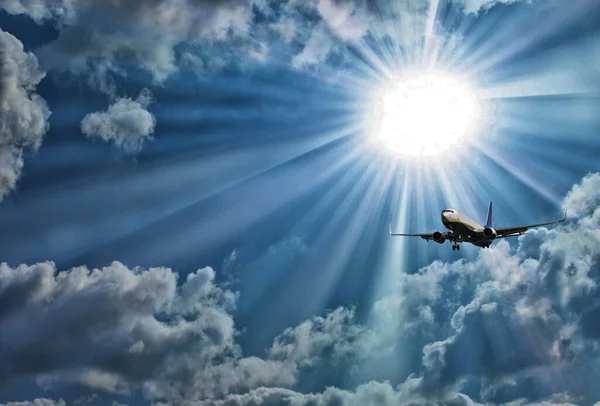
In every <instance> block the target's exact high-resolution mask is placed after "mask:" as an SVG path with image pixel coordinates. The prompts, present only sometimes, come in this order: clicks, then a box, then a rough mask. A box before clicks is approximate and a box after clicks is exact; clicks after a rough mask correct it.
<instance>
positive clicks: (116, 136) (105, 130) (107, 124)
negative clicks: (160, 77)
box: [81, 89, 156, 153]
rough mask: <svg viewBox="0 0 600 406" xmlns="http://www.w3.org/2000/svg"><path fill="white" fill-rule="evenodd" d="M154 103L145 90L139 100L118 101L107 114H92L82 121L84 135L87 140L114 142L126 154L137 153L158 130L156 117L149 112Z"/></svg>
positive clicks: (124, 99)
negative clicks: (151, 104) (149, 107)
mask: <svg viewBox="0 0 600 406" xmlns="http://www.w3.org/2000/svg"><path fill="white" fill-rule="evenodd" d="M151 100H152V95H151V93H150V91H149V90H147V89H144V90H143V91H142V92H141V93H140V95H139V96H138V97H137V99H130V98H127V97H124V98H121V99H118V100H117V101H116V102H115V103H114V104H112V105H111V106H110V107H109V108H108V110H107V111H103V112H96V113H90V114H88V115H86V116H85V117H84V118H83V120H82V121H81V132H83V133H84V134H85V135H86V136H87V137H88V138H100V139H102V140H103V141H107V142H112V143H113V144H114V145H116V146H117V147H118V148H121V149H123V150H125V151H126V152H130V153H132V152H138V151H139V150H140V149H141V148H142V146H143V144H144V142H145V141H146V140H150V139H152V133H153V132H154V128H155V127H156V119H155V118H154V115H153V114H152V113H150V112H149V111H148V110H147V107H148V105H149V104H150V102H151Z"/></svg>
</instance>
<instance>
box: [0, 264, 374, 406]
mask: <svg viewBox="0 0 600 406" xmlns="http://www.w3.org/2000/svg"><path fill="white" fill-rule="evenodd" d="M214 278H215V274H214V271H213V270H212V269H211V268H204V269H200V270H198V271H197V272H194V273H192V274H190V275H188V276H187V278H186V279H185V280H184V281H183V282H182V283H178V277H177V274H176V273H175V272H173V271H172V270H170V269H168V268H164V267H159V268H150V269H148V270H144V269H139V268H134V269H130V268H128V267H126V266H125V265H123V264H121V263H119V262H114V263H112V264H111V265H110V266H107V267H104V268H102V269H88V268H86V267H78V268H73V269H70V270H67V271H61V272H59V271H58V270H57V269H56V267H55V266H54V264H53V263H40V264H36V265H31V266H27V265H20V266H18V267H16V268H11V267H9V266H8V265H7V264H2V265H0V381H4V382H6V381H11V380H15V379H19V378H22V377H29V378H36V379H37V381H38V383H39V384H40V385H42V386H46V385H50V384H52V383H53V382H75V383H79V384H83V385H86V386H88V387H90V388H92V389H95V390H102V391H107V392H114V393H121V394H126V393H131V392H132V391H134V390H141V391H143V393H144V394H145V396H147V397H148V398H151V399H166V400H169V401H174V402H180V401H182V400H206V399H214V398H219V397H223V396H225V395H226V394H228V393H236V392H244V391H249V390H251V389H254V388H256V387H260V386H277V387H279V386H283V387H286V386H288V387H289V386H291V385H294V384H295V383H296V381H297V379H298V373H299V371H300V370H301V369H306V368H310V367H313V366H315V365H316V364H317V363H322V362H329V363H336V362H339V361H340V360H341V359H342V358H344V359H347V357H350V356H351V355H352V353H353V351H356V350H358V347H357V346H356V347H354V345H355V343H356V342H357V338H358V337H360V335H361V334H362V332H363V330H362V328H361V327H360V326H358V325H357V324H356V321H355V319H354V312H353V311H352V310H348V309H339V310H335V311H333V312H332V313H330V314H328V315H327V316H325V317H316V318H314V319H313V320H309V321H306V322H304V323H302V324H300V325H299V326H297V327H296V328H291V329H289V330H286V331H285V332H284V333H283V334H282V335H281V336H279V337H277V338H276V339H275V343H274V345H273V347H272V348H271V350H270V351H268V353H267V356H266V357H264V358H259V357H256V356H251V357H244V356H243V355H242V353H241V349H240V347H239V346H238V344H237V343H236V337H237V335H238V334H239V332H238V331H237V330H236V329H235V326H234V322H233V317H232V311H233V310H234V308H235V302H236V295H235V294H234V293H232V292H231V291H228V290H223V289H221V288H219V287H218V286H217V285H215V283H214ZM329 353H331V355H329ZM327 360H329V361H327Z"/></svg>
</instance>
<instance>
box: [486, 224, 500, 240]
mask: <svg viewBox="0 0 600 406" xmlns="http://www.w3.org/2000/svg"><path fill="white" fill-rule="evenodd" d="M483 235H484V236H485V237H486V238H490V239H492V240H493V239H494V238H496V237H497V236H498V234H497V233H496V230H494V229H493V228H491V227H486V228H484V229H483Z"/></svg>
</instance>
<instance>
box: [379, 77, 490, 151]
mask: <svg viewBox="0 0 600 406" xmlns="http://www.w3.org/2000/svg"><path fill="white" fill-rule="evenodd" d="M377 96H378V98H379V103H377V104H378V107H379V108H378V110H379V111H377V112H376V114H375V123H373V124H374V126H375V128H374V132H375V134H374V136H375V138H376V140H377V141H378V142H379V143H380V144H382V145H384V146H385V147H386V148H387V149H389V150H391V151H393V152H395V153H398V154H402V155H409V156H431V155H438V154H441V153H443V152H445V151H446V150H448V148H450V147H451V146H453V145H456V144H458V143H459V142H461V140H463V139H464V137H465V135H467V134H469V133H471V132H473V130H474V129H475V127H476V126H477V123H478V121H479V118H480V114H481V111H480V104H479V100H478V98H477V96H476V94H475V93H474V91H473V89H471V87H470V86H469V85H468V84H467V83H465V82H462V81H460V80H459V79H457V78H455V77H453V76H451V75H446V74H444V73H440V72H428V73H423V74H420V75H414V76H410V77H407V78H403V79H402V80H400V81H398V82H397V83H395V84H394V85H392V86H390V87H388V88H387V89H384V90H382V91H379V92H378V95H377Z"/></svg>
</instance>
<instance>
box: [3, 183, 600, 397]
mask: <svg viewBox="0 0 600 406" xmlns="http://www.w3.org/2000/svg"><path fill="white" fill-rule="evenodd" d="M599 177H600V174H590V175H588V176H586V177H585V178H584V179H583V180H582V181H581V183H580V184H579V185H575V186H574V187H573V189H572V190H571V192H570V193H569V194H568V195H567V196H566V197H565V199H564V206H565V207H567V208H568V209H569V210H573V211H574V212H577V213H581V216H579V218H578V221H577V222H571V223H568V224H566V225H562V226H559V227H556V228H554V229H552V230H547V229H543V228H542V229H537V230H532V231H530V232H528V233H526V234H525V235H524V236H521V237H519V239H518V240H517V242H518V246H516V247H511V245H510V244H508V243H507V242H506V241H500V242H497V243H496V244H495V246H493V247H492V248H491V249H488V250H482V251H480V254H479V256H478V257H477V258H476V259H475V260H474V261H466V260H459V261H455V262H452V263H444V262H440V261H436V262H434V263H432V264H431V265H429V266H427V267H425V268H423V269H420V270H419V271H418V272H417V273H414V274H401V275H400V276H399V278H398V280H397V283H396V286H395V289H394V290H393V292H392V293H390V294H389V295H388V296H386V297H383V298H381V299H380V300H379V301H377V302H376V303H375V304H374V306H373V308H372V309H371V312H370V314H369V319H370V321H369V324H368V326H369V327H368V328H367V327H366V326H364V325H362V324H361V323H358V322H357V319H356V314H355V311H354V309H352V308H338V309H335V310H333V311H331V312H328V313H327V314H325V315H323V316H315V317H313V318H311V319H310V320H306V321H304V322H302V323H300V324H298V325H296V326H293V327H289V328H287V329H286V330H284V331H283V332H282V333H281V334H280V335H278V336H277V337H275V339H274V341H273V344H272V345H271V347H270V348H268V349H267V350H266V351H265V353H264V356H259V355H254V356H245V355H244V354H243V352H242V350H241V348H240V346H239V343H238V342H237V338H238V336H239V334H241V333H240V332H239V331H238V330H237V329H236V328H235V323H234V321H233V312H234V310H235V304H236V301H237V296H236V294H234V293H233V292H231V291H229V290H226V289H223V288H221V287H219V286H218V285H217V284H216V283H215V273H214V271H213V270H212V269H211V268H204V269H200V270H198V271H196V272H194V273H192V274H190V275H188V276H187V277H186V278H185V279H184V280H181V281H180V280H178V279H179V278H178V276H177V274H176V273H175V272H173V271H172V270H170V269H168V268H164V267H159V268H150V269H147V270H146V269H139V268H134V269H131V268H128V267H126V266H125V265H123V264H121V263H118V262H114V263H113V264H111V265H110V266H107V267H105V268H102V269H88V268H87V267H79V268H73V269H70V270H66V271H60V272H59V271H58V270H57V269H56V267H55V266H54V264H52V263H41V264H36V265H32V266H27V265H20V266H18V267H16V268H11V267H9V266H8V265H6V264H3V265H1V266H0V381H1V380H14V379H19V378H20V377H28V378H35V379H36V380H37V381H38V382H39V383H40V385H42V386H44V384H51V383H52V382H54V381H60V382H75V383H78V384H82V385H85V386H87V387H89V388H91V389H93V390H100V391H105V392H112V393H120V394H127V393H131V394H133V393H135V392H136V391H141V392H142V393H143V394H144V395H145V396H146V397H147V398H148V399H151V400H154V401H165V402H170V403H177V404H180V403H181V404H188V405H190V406H191V405H269V404H273V405H279V404H288V405H329V404H340V405H362V404H407V405H415V406H416V405H479V404H509V405H559V404H563V405H568V404H589V403H591V402H592V401H595V399H597V398H598V396H599V395H600V392H598V389H597V386H595V385H593V383H594V382H596V381H597V379H600V376H599V374H598V372H597V368H596V367H595V365H596V363H597V360H598V359H600V352H599V350H598V348H599V345H598V344H599V340H600V329H599V328H598V327H597V326H598V325H600V324H599V321H600V310H599V309H600V299H599V298H598V294H597V289H598V283H599V282H600V267H599V264H600V228H599V226H598V223H597V222H594V221H590V219H593V218H594V217H595V216H596V215H597V213H598V211H599V210H600V206H599V204H598V194H597V188H596V185H597V182H598V179H599ZM48 337H51V339H48ZM394 351H400V352H394ZM397 354H401V355H402V356H394V355H397ZM411 354H417V358H418V365H413V364H411V362H412V361H410V358H411ZM405 359H409V360H408V361H407V360H405ZM368 362H375V363H376V364H378V365H379V366H385V365H386V363H387V364H390V363H391V364H393V365H394V367H397V368H403V367H404V366H406V365H404V364H407V365H408V367H410V368H407V370H409V371H410V372H409V373H407V374H406V375H405V376H402V377H401V378H400V379H399V380H398V379H396V382H395V383H392V381H391V380H390V381H385V380H383V379H381V378H375V377H374V375H373V374H371V375H369V373H370V372H369V370H368V368H366V365H367V363H368ZM336 366H338V367H344V368H346V369H345V371H346V374H345V375H343V378H344V379H346V378H348V379H349V381H350V382H353V386H352V388H337V387H328V388H325V389H320V392H316V393H302V392H301V391H300V389H299V388H300V387H303V386H302V385H301V384H302V382H303V381H302V379H303V377H306V376H310V375H313V376H315V375H319V376H320V374H323V373H325V372H326V371H335V370H336ZM338 370H339V369H338ZM355 371H358V374H355ZM361 373H362V375H361ZM375 376H376V374H375ZM557 376H559V377H560V376H569V377H572V378H573V379H568V380H559V379H556V377H557ZM578 382H582V383H581V384H579V383H578ZM588 383H589V384H588ZM304 388H305V386H304ZM473 388H478V389H473ZM507 402H510V403H507Z"/></svg>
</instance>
